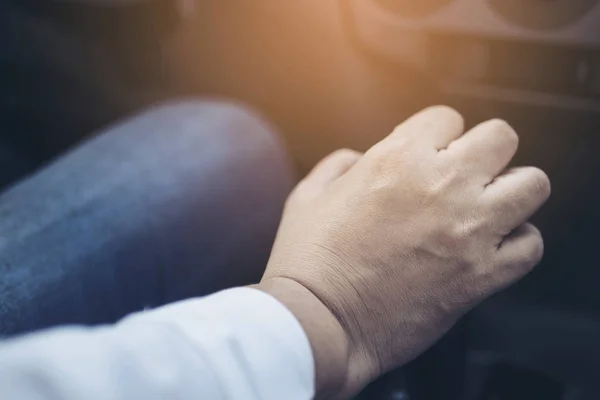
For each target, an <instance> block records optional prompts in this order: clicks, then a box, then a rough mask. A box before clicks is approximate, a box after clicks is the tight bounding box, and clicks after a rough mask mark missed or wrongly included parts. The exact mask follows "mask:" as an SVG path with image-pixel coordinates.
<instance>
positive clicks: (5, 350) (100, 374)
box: [0, 288, 315, 400]
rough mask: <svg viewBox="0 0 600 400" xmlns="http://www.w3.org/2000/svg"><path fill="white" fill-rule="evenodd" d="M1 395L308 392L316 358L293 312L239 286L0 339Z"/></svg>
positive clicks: (184, 399)
mask: <svg viewBox="0 0 600 400" xmlns="http://www.w3.org/2000/svg"><path fill="white" fill-rule="evenodd" d="M0 343H2V344H0V399H2V400H81V399H86V400H107V399H110V400H138V399H139V400H142V399H143V400H159V399H160V400H196V399H198V400H199V399H203V400H204V399H206V400H212V399H215V400H220V399H228V400H234V399H244V400H254V399H257V400H258V399H264V400H271V399H272V400H281V399H289V400H309V399H312V398H313V397H314V394H315V387H314V385H315V382H314V375H315V371H314V361H313V356H312V350H311V347H310V343H309V341H308V338H307V337H306V334H305V333H304V331H303V330H302V327H301V326H300V324H299V322H298V321H297V320H296V318H295V317H294V316H293V314H292V313H291V312H290V311H289V310H288V309H287V308H285V307H284V306H283V305H282V304H281V303H279V302H278V301H277V300H275V299H274V298H273V297H271V296H269V295H268V294H266V293H263V292H261V291H258V290H255V289H249V288H240V289H232V290H228V291H224V292H221V293H218V294H215V295H212V296H209V297H206V298H203V299H195V300H188V301H185V302H180V303H176V304H173V305H170V306H166V307H163V308H160V309H156V310H154V311H147V312H143V313H138V314H134V315H132V316H130V317H128V318H126V319H124V320H123V321H121V322H120V323H118V324H117V325H114V326H108V327H99V328H81V327H66V328H59V329H54V330H50V331H46V332H42V333H38V334H33V335H29V336H26V337H23V338H19V339H15V340H8V341H5V342H0Z"/></svg>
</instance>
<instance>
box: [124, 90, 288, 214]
mask: <svg viewBox="0 0 600 400" xmlns="http://www.w3.org/2000/svg"><path fill="white" fill-rule="evenodd" d="M117 130H118V131H121V132H117V134H119V133H120V134H121V140H123V137H124V136H125V137H129V139H131V140H132V141H135V143H136V144H135V145H133V144H125V146H124V147H126V148H129V149H131V148H135V149H136V150H134V151H133V153H134V154H130V156H131V157H132V158H133V160H132V165H133V164H135V166H134V167H133V168H134V169H136V168H140V165H142V166H144V168H145V169H146V171H144V172H146V173H148V172H151V174H152V175H154V178H153V179H157V180H160V179H161V178H162V180H163V181H164V183H165V189H167V190H168V191H175V192H177V191H184V192H185V194H186V196H188V197H189V196H190V195H191V194H193V193H194V192H195V191H198V192H199V193H198V195H199V196H200V197H201V198H202V199H203V201H209V200H210V199H211V198H212V199H215V200H216V199H218V201H219V203H218V204H219V206H220V208H223V206H226V205H227V204H228V202H227V201H224V200H225V199H230V201H231V202H233V201H235V202H236V208H239V207H240V205H241V206H242V207H243V205H244V204H246V205H247V206H251V205H252V204H256V203H260V208H264V207H265V206H267V205H271V207H272V208H275V209H276V208H278V204H279V203H283V202H284V200H285V197H286V196H287V194H288V193H289V191H290V190H291V186H292V184H293V173H292V168H291V163H290V160H289V157H288V154H287V151H286V149H285V147H284V145H283V143H282V141H281V140H280V138H279V137H278V135H277V134H276V132H275V131H274V129H273V128H272V127H271V126H270V125H269V124H268V123H267V122H266V121H265V120H264V119H262V118H261V117H260V116H258V115H257V114H256V113H254V112H252V111H250V110H248V109H246V108H244V107H242V106H239V105H236V104H233V103H226V102H216V101H186V102H182V103H173V104H167V105H163V106H160V107H156V108H154V109H151V110H149V111H147V112H145V113H144V114H142V115H140V116H138V117H136V118H134V119H133V120H131V122H130V123H126V124H125V126H123V127H122V129H117ZM123 133H125V135H122V134H123ZM125 140H126V139H125ZM148 169H150V170H151V171H148ZM148 175H150V174H148ZM173 194H176V193H173ZM260 208H259V209H260Z"/></svg>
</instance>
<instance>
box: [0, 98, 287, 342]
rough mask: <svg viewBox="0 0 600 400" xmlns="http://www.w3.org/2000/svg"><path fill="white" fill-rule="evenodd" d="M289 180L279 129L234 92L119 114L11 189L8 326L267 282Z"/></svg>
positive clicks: (5, 224)
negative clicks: (227, 98) (127, 116)
mask: <svg viewBox="0 0 600 400" xmlns="http://www.w3.org/2000/svg"><path fill="white" fill-rule="evenodd" d="M291 184H292V180H291V177H290V168H289V165H288V160H287V157H286V153H285V151H284V150H283V148H282V147H281V144H280V143H279V142H278V140H277V138H276V137H275V135H274V134H273V133H272V131H271V130H270V128H269V127H268V126H267V125H265V124H264V123H263V122H262V121H261V120H260V119H258V118H257V117H255V116H254V115H252V114H251V113H249V112H247V111H245V110H243V109H241V108H239V107H236V106H233V105H228V104H225V103H214V102H199V101H198V102H193V101H190V102H186V103H181V104H173V105H167V106H163V107H161V108H157V109H154V110H151V111H149V112H147V113H145V114H143V115H140V116H138V117H135V118H133V119H131V120H130V121H129V122H125V123H122V124H119V125H117V126H115V127H113V128H112V129H109V130H108V131H107V132H105V133H103V134H100V135H97V136H96V137H95V138H94V139H92V140H90V141H89V142H87V143H85V144H83V145H81V146H80V147H79V148H77V149H74V150H73V151H71V152H70V153H68V154H67V155H65V156H64V157H62V158H60V159H59V160H57V161H55V162H54V163H52V164H51V165H49V166H47V167H46V168H44V169H42V170H41V171H40V172H38V173H37V174H35V175H33V176H31V177H30V178H28V179H25V180H23V181H22V182H20V183H18V184H17V185H15V186H14V187H12V188H10V189H9V190H7V191H6V192H5V193H3V194H2V195H1V196H0V334H2V335H11V334H16V333H22V332H26V331H31V330H36V329H40V328H45V327H49V326H55V325H60V324H72V323H82V324H99V323H106V322H113V321H115V320H117V319H119V318H121V317H123V316H124V315H126V314H129V313H131V312H134V311H138V310H141V309H144V308H152V307H156V306H159V305H162V304H166V303H170V302H173V301H176V300H180V299H183V298H189V297H193V296H202V295H206V294H209V293H212V292H215V291H217V290H220V289H223V288H227V287H232V286H236V285H242V284H247V283H251V282H255V281H257V280H258V279H259V278H260V276H261V273H262V271H263V269H264V267H265V264H266V261H267V259H268V255H269V252H270V248H271V245H272V241H273V239H274V235H275V232H276V228H277V225H278V223H279V219H280V213H281V210H282V206H283V203H284V200H285V197H286V196H287V194H288V192H289V190H290V188H291Z"/></svg>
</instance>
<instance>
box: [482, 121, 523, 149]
mask: <svg viewBox="0 0 600 400" xmlns="http://www.w3.org/2000/svg"><path fill="white" fill-rule="evenodd" d="M487 125H488V129H489V132H490V134H493V135H494V136H495V137H497V138H498V139H500V140H503V141H506V142H508V143H510V144H512V145H513V146H515V147H518V145H519V135H517V132H516V131H515V130H514V129H513V127H512V126H511V125H510V124H509V123H508V122H507V121H505V120H503V119H498V118H497V119H492V120H490V121H488V122H487Z"/></svg>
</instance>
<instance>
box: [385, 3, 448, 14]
mask: <svg viewBox="0 0 600 400" xmlns="http://www.w3.org/2000/svg"><path fill="white" fill-rule="evenodd" d="M375 1H376V2H377V3H379V4H381V5H382V6H383V7H385V8H386V9H387V10H389V11H391V12H393V13H394V14H396V15H399V16H402V17H407V18H419V17H425V16H427V15H429V14H432V13H434V12H435V11H437V10H439V9H440V8H442V7H444V6H446V5H447V4H448V3H451V2H452V0H375Z"/></svg>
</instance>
